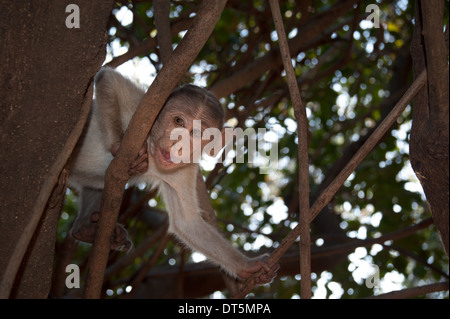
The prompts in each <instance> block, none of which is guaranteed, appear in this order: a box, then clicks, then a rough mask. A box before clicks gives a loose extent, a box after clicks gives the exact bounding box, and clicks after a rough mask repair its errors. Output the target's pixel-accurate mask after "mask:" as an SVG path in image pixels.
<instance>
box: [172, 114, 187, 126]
mask: <svg viewBox="0 0 450 319" xmlns="http://www.w3.org/2000/svg"><path fill="white" fill-rule="evenodd" d="M173 122H174V123H175V125H178V126H183V125H184V120H183V119H182V118H181V117H178V116H176V117H174V119H173Z"/></svg>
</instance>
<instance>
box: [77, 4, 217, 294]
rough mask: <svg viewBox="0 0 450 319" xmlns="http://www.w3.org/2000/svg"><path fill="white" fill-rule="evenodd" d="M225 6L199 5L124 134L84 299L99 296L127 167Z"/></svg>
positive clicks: (113, 165)
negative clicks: (193, 17) (190, 22)
mask: <svg viewBox="0 0 450 319" xmlns="http://www.w3.org/2000/svg"><path fill="white" fill-rule="evenodd" d="M225 4H226V0H219V1H203V2H202V4H201V6H200V8H199V12H198V14H197V16H196V17H195V19H194V21H193V25H192V27H191V29H190V30H189V31H188V32H187V33H186V35H185V37H184V38H183V40H182V41H181V42H180V44H179V45H178V47H177V48H176V50H175V51H174V52H173V54H172V56H171V59H170V62H169V63H168V64H167V65H164V66H163V68H162V70H161V72H160V73H159V74H158V76H157V77H156V79H155V80H154V82H153V83H152V85H151V86H150V88H149V89H148V91H147V93H146V94H145V96H144V97H143V99H142V101H141V103H140V105H139V106H138V108H137V110H136V112H135V114H134V116H133V118H132V119H131V121H130V124H129V126H128V129H127V131H126V132H125V135H124V137H123V140H122V143H121V147H120V148H119V150H118V152H117V154H116V157H115V158H114V159H113V161H112V162H111V164H110V166H109V167H108V169H107V171H106V175H105V188H104V193H103V194H104V196H103V199H102V208H101V213H100V219H99V221H98V229H97V231H96V236H95V241H94V245H93V248H92V253H91V256H90V259H89V272H88V276H87V278H86V290H85V292H84V297H85V298H99V297H100V293H101V288H102V283H103V275H104V271H105V268H106V263H107V259H108V254H109V250H110V237H111V235H112V233H113V230H114V226H115V223H116V221H117V216H118V213H119V209H120V204H121V199H122V194H123V189H124V187H125V184H126V182H127V180H128V178H129V176H128V174H127V171H128V167H129V164H130V163H131V162H132V161H133V159H134V157H135V155H136V154H137V153H138V151H139V148H140V147H141V145H142V143H143V142H144V140H145V138H146V137H147V135H148V132H149V131H150V129H151V127H152V125H153V123H154V121H155V119H156V116H157V114H158V113H159V111H160V110H161V108H162V106H163V104H164V102H165V101H166V99H167V97H168V96H169V94H170V93H171V92H172V90H173V89H174V88H175V86H176V84H177V83H178V81H179V79H180V78H181V77H182V76H183V75H184V73H185V72H186V71H187V70H188V68H189V67H190V65H191V64H192V63H193V61H194V60H195V58H196V57H197V55H198V53H199V52H200V50H201V48H202V47H203V45H204V44H205V42H206V40H207V39H208V37H209V35H210V34H211V32H212V30H213V29H214V26H215V25H216V23H217V21H218V19H219V17H220V15H221V13H222V10H223V8H224V6H225Z"/></svg>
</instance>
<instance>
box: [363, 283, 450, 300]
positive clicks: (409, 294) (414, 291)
mask: <svg viewBox="0 0 450 319" xmlns="http://www.w3.org/2000/svg"><path fill="white" fill-rule="evenodd" d="M448 286H449V285H448V281H444V282H439V283H435V284H430V285H425V286H420V287H414V288H407V289H403V290H397V291H392V292H388V293H386V294H381V295H378V296H371V297H368V298H365V299H406V298H413V297H417V296H420V295H425V294H429V293H432V292H437V291H444V290H448Z"/></svg>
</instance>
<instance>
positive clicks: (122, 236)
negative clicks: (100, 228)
mask: <svg viewBox="0 0 450 319" xmlns="http://www.w3.org/2000/svg"><path fill="white" fill-rule="evenodd" d="M102 192H103V190H102V189H93V188H88V187H84V188H83V189H82V190H81V192H80V202H81V205H80V206H81V207H80V210H79V212H78V216H77V218H76V220H75V222H74V224H73V227H72V231H71V232H72V236H73V237H74V238H75V239H77V240H79V241H83V242H86V243H93V242H94V238H95V230H96V226H97V222H98V219H99V217H100V215H99V211H100V205H101V200H102ZM132 245H133V244H132V242H131V241H130V240H129V239H128V232H127V231H126V229H125V228H124V227H123V226H122V225H120V224H116V228H115V229H114V233H113V235H112V236H111V249H112V250H120V251H128V250H129V249H130V248H131V247H132Z"/></svg>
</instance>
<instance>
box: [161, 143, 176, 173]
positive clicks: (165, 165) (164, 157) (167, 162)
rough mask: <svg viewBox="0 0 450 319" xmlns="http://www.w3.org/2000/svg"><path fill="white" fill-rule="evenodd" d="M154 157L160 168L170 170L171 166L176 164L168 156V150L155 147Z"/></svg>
mask: <svg viewBox="0 0 450 319" xmlns="http://www.w3.org/2000/svg"><path fill="white" fill-rule="evenodd" d="M156 159H157V161H156V162H157V163H158V166H159V168H160V169H163V170H170V169H171V168H174V166H176V164H175V163H174V162H173V161H172V159H171V158H170V152H167V151H166V150H163V149H161V148H159V147H156Z"/></svg>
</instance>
